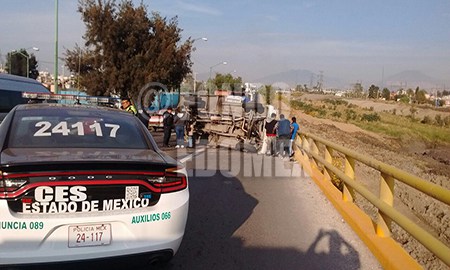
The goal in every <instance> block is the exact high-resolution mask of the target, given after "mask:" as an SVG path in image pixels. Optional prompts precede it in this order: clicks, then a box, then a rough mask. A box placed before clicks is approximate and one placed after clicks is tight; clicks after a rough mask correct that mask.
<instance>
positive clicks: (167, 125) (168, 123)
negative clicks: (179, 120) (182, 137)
mask: <svg viewBox="0 0 450 270" xmlns="http://www.w3.org/2000/svg"><path fill="white" fill-rule="evenodd" d="M173 118H174V116H173V113H172V107H169V108H167V111H165V112H164V113H163V126H164V139H163V146H164V147H169V146H170V145H169V141H170V136H171V134H172V129H173Z"/></svg>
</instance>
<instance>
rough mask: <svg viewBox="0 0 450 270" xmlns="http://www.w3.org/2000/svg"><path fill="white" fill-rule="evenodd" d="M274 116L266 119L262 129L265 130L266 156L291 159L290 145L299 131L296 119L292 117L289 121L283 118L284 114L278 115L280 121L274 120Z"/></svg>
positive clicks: (273, 114)
mask: <svg viewBox="0 0 450 270" xmlns="http://www.w3.org/2000/svg"><path fill="white" fill-rule="evenodd" d="M275 118H276V114H275V113H272V114H271V115H270V117H268V118H267V119H266V123H265V125H264V128H265V129H266V144H267V153H266V154H268V155H272V156H278V155H281V156H283V157H285V156H288V157H291V156H292V155H293V154H294V151H293V149H292V143H293V142H294V139H295V136H296V134H297V131H298V129H299V126H298V124H297V118H296V117H295V116H294V117H292V118H291V120H292V123H291V122H290V121H289V119H286V118H285V117H284V114H280V119H279V120H276V119H275Z"/></svg>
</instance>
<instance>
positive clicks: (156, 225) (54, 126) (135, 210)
mask: <svg viewBox="0 0 450 270" xmlns="http://www.w3.org/2000/svg"><path fill="white" fill-rule="evenodd" d="M0 151H1V152H0V266H5V265H29V264H39V263H48V262H65V261H79V260H90V259H98V258H113V257H118V256H124V255H135V254H148V256H149V257H150V258H153V259H155V258H156V259H161V260H169V259H170V258H171V257H172V256H173V255H174V254H175V253H176V252H177V250H178V248H179V246H180V243H181V241H182V238H183V235H184V231H185V226H186V220H187V215H188V202H189V191H188V180H187V174H186V170H185V169H184V168H183V167H182V166H181V165H180V164H179V163H177V162H176V160H174V159H172V158H170V157H169V156H168V155H166V154H165V153H163V152H161V151H160V150H159V149H158V148H157V146H156V144H155V142H154V140H153V138H152V136H151V135H150V133H149V131H148V130H147V128H146V127H145V126H144V125H143V124H142V123H141V122H140V121H139V120H138V118H137V117H135V116H133V115H132V114H130V113H128V112H123V111H119V110H116V109H110V108H99V107H89V106H79V105H62V104H27V105H18V106H16V107H15V108H14V109H13V110H11V112H9V113H8V115H7V116H6V118H5V119H4V121H3V122H2V124H1V126H0Z"/></svg>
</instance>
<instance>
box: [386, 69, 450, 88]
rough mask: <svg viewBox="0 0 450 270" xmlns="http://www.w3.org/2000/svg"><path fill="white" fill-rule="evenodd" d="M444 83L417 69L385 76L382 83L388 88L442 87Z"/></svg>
mask: <svg viewBox="0 0 450 270" xmlns="http://www.w3.org/2000/svg"><path fill="white" fill-rule="evenodd" d="M444 84H445V83H444V82H443V81H441V80H438V79H436V78H433V77H430V76H428V75H426V74H424V73H422V72H420V71H418V70H406V71H403V72H400V73H397V74H395V75H392V76H390V77H388V78H386V80H385V83H384V85H385V86H386V87H388V88H393V89H394V88H405V89H408V88H412V89H415V88H416V87H419V88H422V89H434V88H442V87H443V85H444Z"/></svg>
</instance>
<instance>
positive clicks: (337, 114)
mask: <svg viewBox="0 0 450 270" xmlns="http://www.w3.org/2000/svg"><path fill="white" fill-rule="evenodd" d="M331 116H333V117H336V118H341V116H342V113H341V112H333V113H332V114H331Z"/></svg>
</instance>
